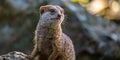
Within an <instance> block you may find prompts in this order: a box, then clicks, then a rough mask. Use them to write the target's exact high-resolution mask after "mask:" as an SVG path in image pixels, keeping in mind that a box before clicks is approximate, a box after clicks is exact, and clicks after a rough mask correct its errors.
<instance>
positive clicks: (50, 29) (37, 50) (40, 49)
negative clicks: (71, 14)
mask: <svg viewBox="0 0 120 60" xmlns="http://www.w3.org/2000/svg"><path fill="white" fill-rule="evenodd" d="M63 20H64V10H63V8H61V7H60V6H57V5H45V6H41V7H40V19H39V22H38V24H37V27H36V31H35V38H34V40H35V46H34V50H33V52H32V53H31V55H30V57H31V58H33V59H35V58H36V57H37V59H35V60H75V51H74V46H73V43H72V41H71V39H70V38H69V37H68V36H67V35H66V34H64V33H63V32H62V28H61V23H62V21H63Z"/></svg>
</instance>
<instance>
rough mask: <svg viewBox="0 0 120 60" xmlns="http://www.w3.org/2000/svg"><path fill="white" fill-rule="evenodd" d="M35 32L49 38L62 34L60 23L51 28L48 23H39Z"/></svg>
mask: <svg viewBox="0 0 120 60" xmlns="http://www.w3.org/2000/svg"><path fill="white" fill-rule="evenodd" d="M36 31H37V34H40V35H41V36H40V37H42V38H45V39H46V38H51V39H54V38H56V39H58V38H59V37H60V36H61V34H62V29H61V25H57V26H56V27H54V28H52V27H51V26H50V25H48V24H46V25H43V24H39V23H38V26H37V30H36Z"/></svg>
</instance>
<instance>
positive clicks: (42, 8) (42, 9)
mask: <svg viewBox="0 0 120 60" xmlns="http://www.w3.org/2000/svg"><path fill="white" fill-rule="evenodd" d="M45 9H46V6H41V7H40V14H41V15H42V14H43V13H44V11H45Z"/></svg>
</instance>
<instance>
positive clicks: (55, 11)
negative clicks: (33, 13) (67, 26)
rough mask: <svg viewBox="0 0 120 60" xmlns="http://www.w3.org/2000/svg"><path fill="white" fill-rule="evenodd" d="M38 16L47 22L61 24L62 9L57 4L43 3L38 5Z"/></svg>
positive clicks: (62, 18) (62, 17)
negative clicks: (43, 4)
mask: <svg viewBox="0 0 120 60" xmlns="http://www.w3.org/2000/svg"><path fill="white" fill-rule="evenodd" d="M40 18H41V20H43V22H44V23H47V24H54V25H56V24H61V23H62V21H63V20H64V10H63V8H61V7H60V6H57V5H45V6H41V7H40Z"/></svg>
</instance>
